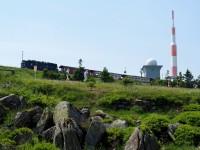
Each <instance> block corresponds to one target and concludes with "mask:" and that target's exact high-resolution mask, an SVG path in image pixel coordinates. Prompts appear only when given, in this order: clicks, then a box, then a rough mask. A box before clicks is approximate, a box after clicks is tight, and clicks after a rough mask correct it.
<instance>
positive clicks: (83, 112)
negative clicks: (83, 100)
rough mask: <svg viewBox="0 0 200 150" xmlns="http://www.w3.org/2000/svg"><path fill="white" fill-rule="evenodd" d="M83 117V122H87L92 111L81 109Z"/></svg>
mask: <svg viewBox="0 0 200 150" xmlns="http://www.w3.org/2000/svg"><path fill="white" fill-rule="evenodd" d="M81 114H82V115H81V116H82V120H83V121H84V120H87V119H88V118H89V117H90V111H89V109H88V108H82V109H81Z"/></svg>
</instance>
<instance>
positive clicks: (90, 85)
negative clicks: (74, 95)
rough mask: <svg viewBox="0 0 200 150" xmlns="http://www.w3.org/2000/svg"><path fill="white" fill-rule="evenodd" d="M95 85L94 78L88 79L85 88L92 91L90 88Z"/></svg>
mask: <svg viewBox="0 0 200 150" xmlns="http://www.w3.org/2000/svg"><path fill="white" fill-rule="evenodd" d="M95 84H96V80H95V78H93V77H90V78H89V79H88V80H87V86H88V87H89V88H90V90H92V88H94V87H95Z"/></svg>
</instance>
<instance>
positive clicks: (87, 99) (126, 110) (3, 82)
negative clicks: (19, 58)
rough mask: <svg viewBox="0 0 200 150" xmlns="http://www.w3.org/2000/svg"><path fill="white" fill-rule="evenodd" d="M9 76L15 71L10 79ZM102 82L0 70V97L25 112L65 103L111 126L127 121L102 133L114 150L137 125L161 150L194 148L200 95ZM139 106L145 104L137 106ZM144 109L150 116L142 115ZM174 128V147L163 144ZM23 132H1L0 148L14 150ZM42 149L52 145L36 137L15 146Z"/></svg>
mask: <svg viewBox="0 0 200 150" xmlns="http://www.w3.org/2000/svg"><path fill="white" fill-rule="evenodd" d="M8 70H14V73H12V72H10V71H8ZM106 76H107V75H106ZM107 77H109V76H107ZM51 79H53V78H51ZM101 79H102V78H101ZM124 80H125V79H124ZM102 81H104V79H103V80H102ZM106 81H107V80H105V82H101V81H100V80H98V79H96V78H95V79H94V78H93V79H89V80H88V82H78V81H64V80H63V81H61V80H60V81H58V80H49V78H48V79H44V78H43V72H40V71H38V72H37V79H35V78H34V71H33V70H28V69H18V68H10V67H0V97H3V96H6V95H9V94H11V93H14V94H17V95H20V96H23V97H25V99H26V101H27V102H28V104H29V106H31V105H35V104H37V105H40V106H42V107H45V106H50V107H54V106H55V105H56V104H57V103H58V102H60V101H63V100H67V101H69V102H71V103H72V104H73V105H75V106H76V107H78V108H82V107H88V108H89V109H90V110H91V114H92V115H93V114H95V111H96V110H98V109H100V110H103V111H104V112H105V113H107V114H109V115H110V116H111V117H112V118H113V119H110V118H105V119H104V120H103V121H104V122H106V123H111V122H112V120H115V119H116V118H117V119H122V120H126V121H127V122H128V125H129V127H128V128H125V129H116V128H114V129H108V130H107V142H108V141H110V143H111V144H114V143H113V142H114V141H117V143H119V145H120V147H119V148H118V149H123V145H124V144H125V142H126V141H127V139H128V137H129V136H130V135H131V133H132V131H133V129H134V128H135V127H136V125H138V122H139V124H140V123H141V126H140V127H141V129H142V130H143V131H144V132H148V133H150V134H153V135H155V136H156V138H157V139H158V140H159V142H160V143H161V145H162V147H163V149H172V150H173V149H174V150H175V149H183V150H184V149H191V150H192V149H195V148H194V146H197V145H198V144H199V143H198V142H197V141H200V140H199V133H200V131H199V126H200V122H199V120H200V118H199V116H200V107H199V106H200V90H199V89H187V88H167V87H161V86H150V85H142V84H140V85H138V84H136V83H135V82H133V83H132V81H131V83H130V82H128V84H127V83H125V84H122V83H123V82H124V81H114V82H110V83H106ZM126 82H127V81H126ZM124 85H129V86H124ZM140 101H144V102H145V103H142V104H141V105H140V104H138V103H139V102H140ZM145 105H147V107H148V108H149V110H145V108H144V107H145ZM113 108H114V109H113ZM15 114H16V112H9V113H8V114H7V116H6V117H5V121H4V123H3V125H4V126H5V125H8V124H11V123H12V120H13V117H14V116H15ZM176 122H179V123H180V124H181V125H180V127H178V129H177V130H176V132H175V139H176V140H175V143H172V142H171V141H168V140H166V137H165V135H166V134H167V133H166V131H167V127H168V125H169V124H172V123H176ZM25 131H27V130H26V129H19V131H18V130H12V131H11V130H7V129H5V128H3V127H0V146H1V144H6V145H10V146H12V145H15V144H16V143H15V141H13V139H12V138H11V135H14V134H16V133H20V132H25ZM107 144H108V143H107ZM180 145H181V146H180ZM185 145H186V146H185ZM112 146H113V145H112ZM45 147H47V148H48V149H50V150H54V149H55V150H56V148H55V147H54V146H53V145H51V144H49V143H46V142H45V141H40V140H38V137H36V136H35V135H34V136H33V140H32V141H30V142H29V143H27V144H24V145H21V146H20V148H21V149H22V150H28V149H30V150H40V149H41V150H46V149H45Z"/></svg>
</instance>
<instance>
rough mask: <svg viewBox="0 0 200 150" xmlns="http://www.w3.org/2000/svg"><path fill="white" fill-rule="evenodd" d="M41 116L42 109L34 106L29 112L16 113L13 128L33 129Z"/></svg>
mask: <svg viewBox="0 0 200 150" xmlns="http://www.w3.org/2000/svg"><path fill="white" fill-rule="evenodd" d="M41 115H42V108H41V107H39V106H35V107H34V108H32V109H30V110H26V111H23V112H18V113H17V114H16V116H15V119H14V125H15V127H18V128H19V127H28V128H35V127H36V124H37V123H38V121H39V119H40V117H41Z"/></svg>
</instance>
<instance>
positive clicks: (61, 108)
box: [53, 101, 82, 125]
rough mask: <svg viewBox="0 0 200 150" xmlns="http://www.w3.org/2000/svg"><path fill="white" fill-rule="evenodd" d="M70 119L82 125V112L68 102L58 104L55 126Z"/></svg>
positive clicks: (54, 116) (55, 112)
mask: <svg viewBox="0 0 200 150" xmlns="http://www.w3.org/2000/svg"><path fill="white" fill-rule="evenodd" d="M69 118H71V119H73V120H74V121H75V122H76V123H78V124H79V125H80V124H81V121H82V118H81V112H80V111H79V110H78V109H77V108H75V107H74V106H73V105H72V104H71V103H69V102H67V101H62V102H60V103H58V104H57V105H56V107H55V111H54V115H53V119H54V122H55V124H57V123H60V122H63V120H64V119H69Z"/></svg>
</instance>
